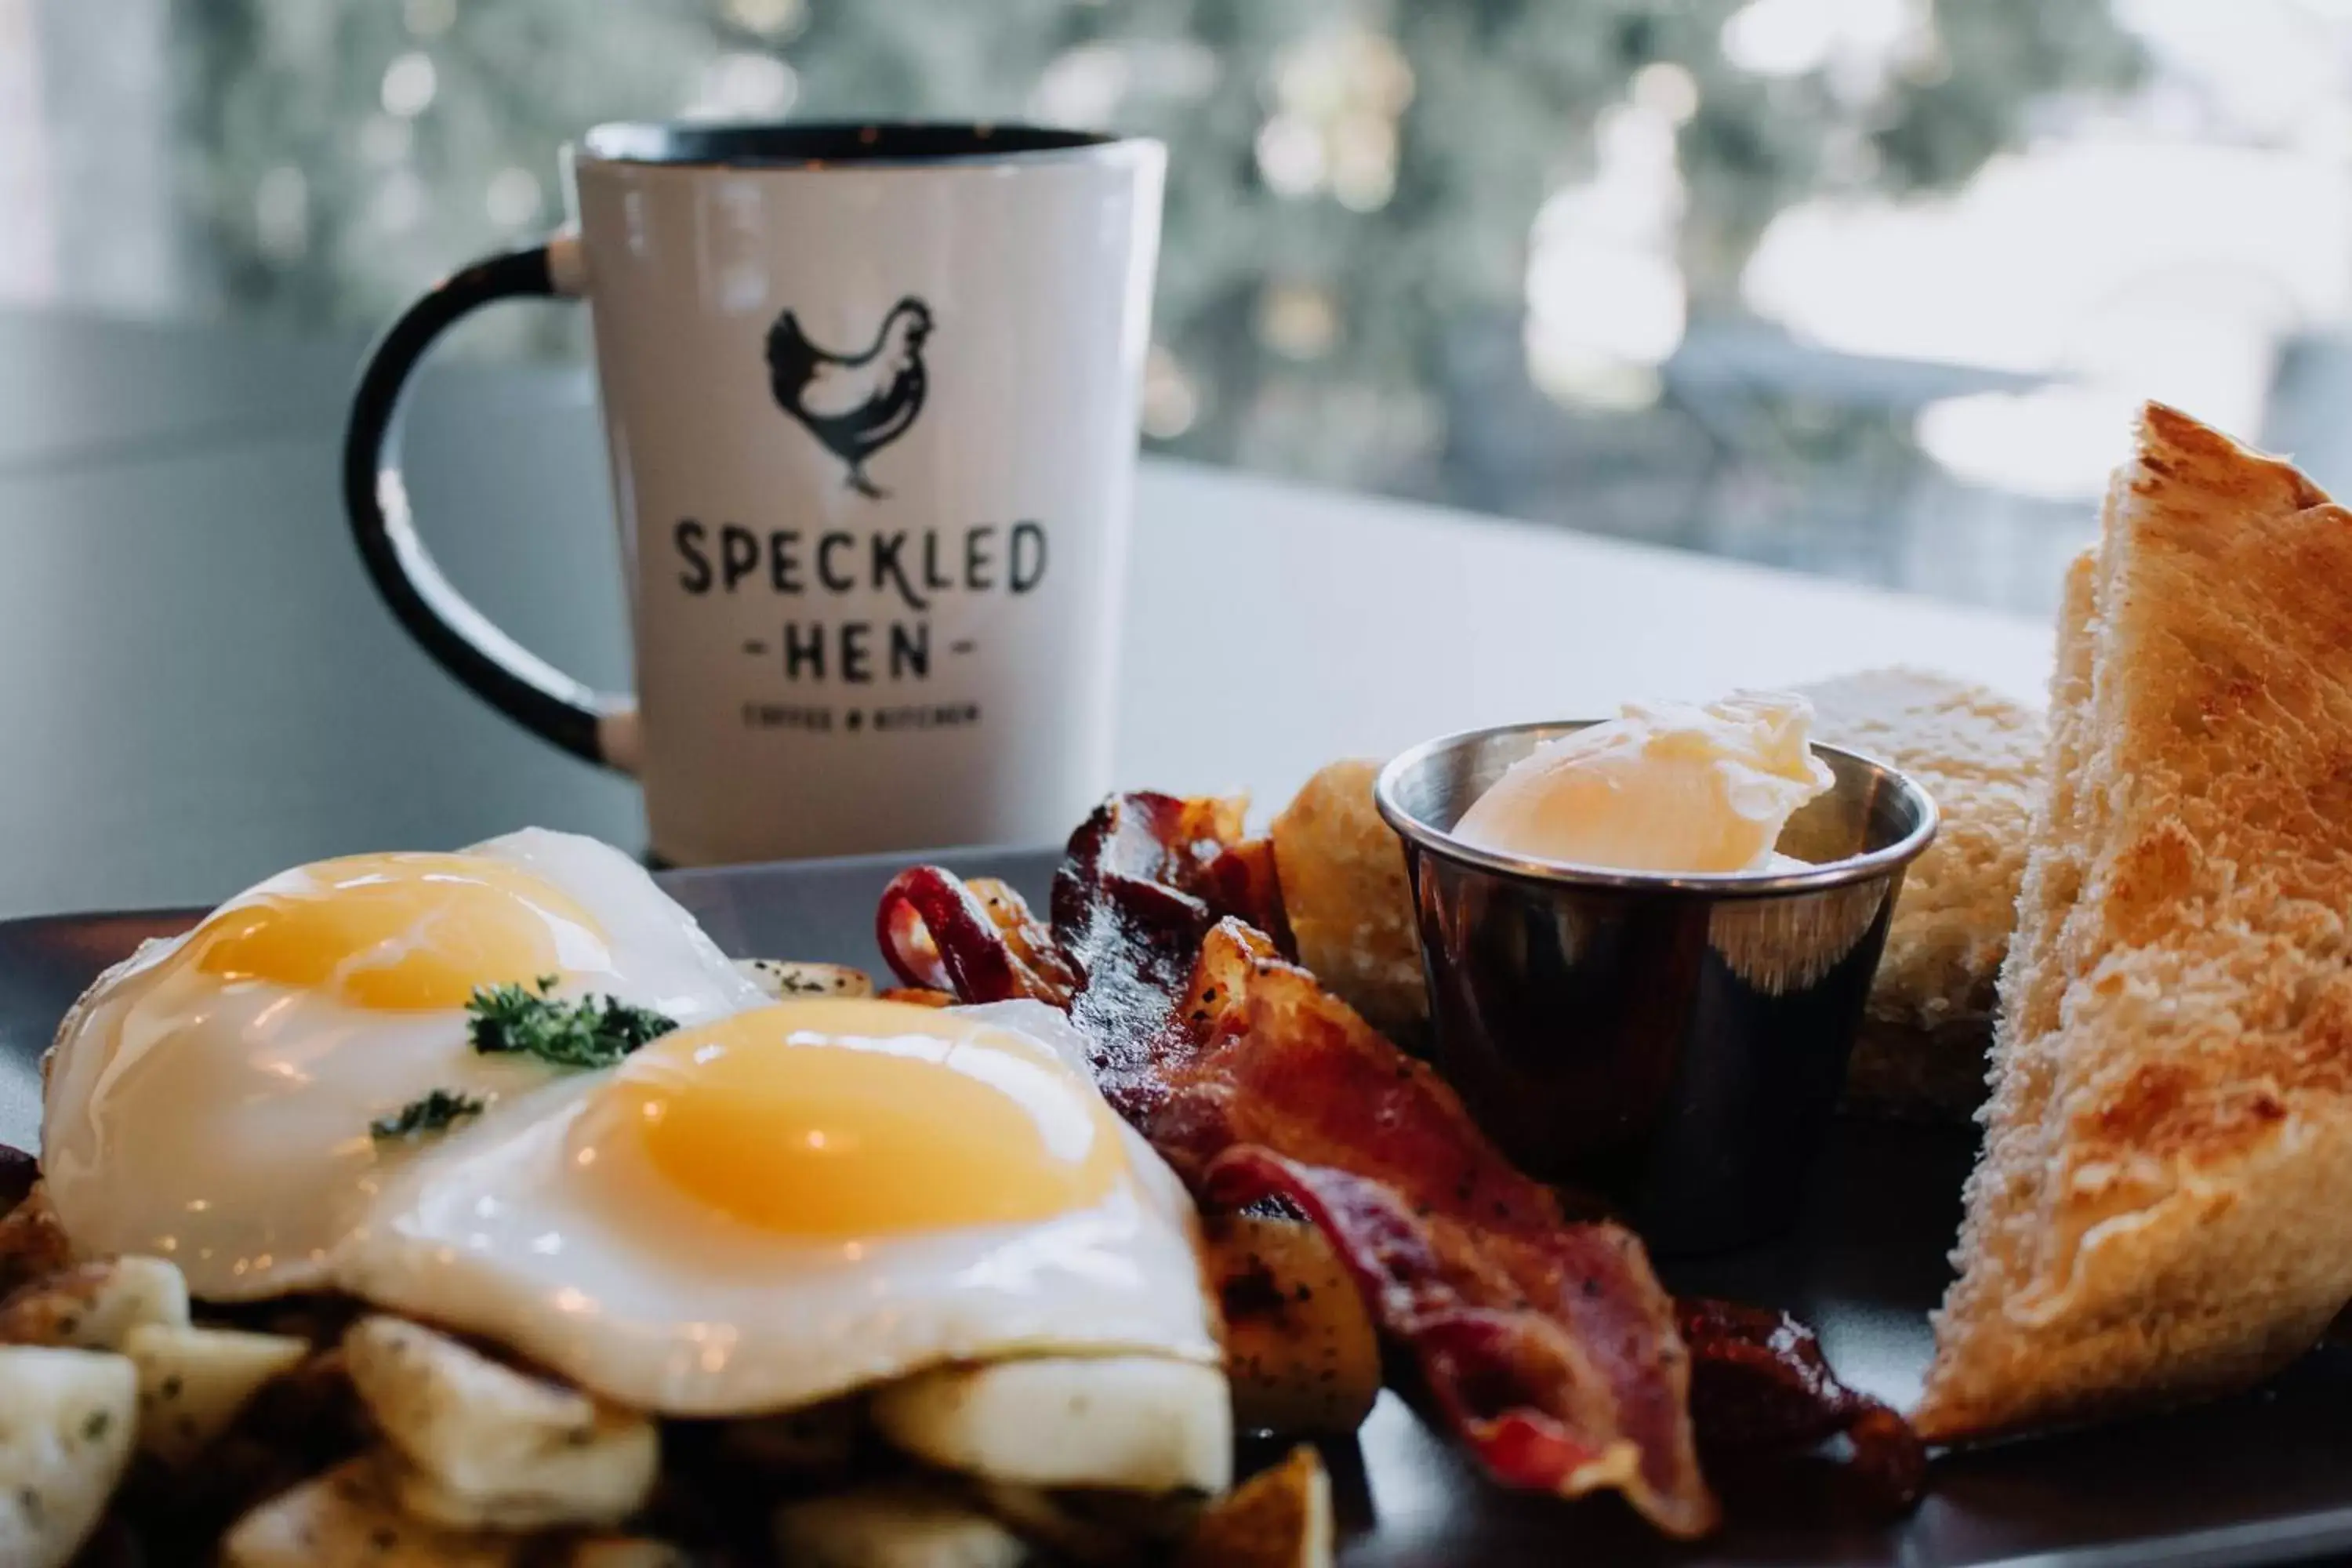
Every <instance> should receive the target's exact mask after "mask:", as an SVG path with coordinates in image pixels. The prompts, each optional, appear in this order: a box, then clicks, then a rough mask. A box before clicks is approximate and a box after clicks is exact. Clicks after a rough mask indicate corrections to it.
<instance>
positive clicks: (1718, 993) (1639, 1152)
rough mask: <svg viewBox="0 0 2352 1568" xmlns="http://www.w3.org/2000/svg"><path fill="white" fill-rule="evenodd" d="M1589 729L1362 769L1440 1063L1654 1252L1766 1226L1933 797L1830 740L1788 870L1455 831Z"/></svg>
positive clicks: (1489, 1112)
mask: <svg viewBox="0 0 2352 1568" xmlns="http://www.w3.org/2000/svg"><path fill="white" fill-rule="evenodd" d="M1591 722H1593V721H1591V720H1585V721H1577V722H1570V723H1546V724H1515V725H1509V726H1506V727H1504V728H1501V729H1495V730H1476V731H1468V732H1465V733H1463V734H1459V735H1448V736H1445V737H1444V738H1442V739H1439V740H1435V741H1431V742H1426V743H1424V744H1423V745H1419V746H1416V747H1414V748H1413V749H1412V751H1409V752H1405V753H1404V754H1403V755H1402V756H1401V757H1399V758H1397V759H1396V760H1395V761H1394V762H1392V763H1389V765H1388V766H1387V767H1386V768H1384V769H1382V770H1381V776H1380V782H1379V784H1378V785H1377V788H1376V795H1377V798H1378V800H1379V803H1380V809H1381V816H1384V817H1386V818H1387V819H1388V822H1389V826H1391V827H1393V828H1395V829H1396V831H1397V833H1398V834H1399V835H1400V836H1401V837H1402V838H1403V840H1404V849H1405V863H1406V866H1407V867H1408V868H1409V869H1410V870H1411V872H1412V888H1413V899H1414V903H1415V906H1416V911H1415V912H1416V917H1417V923H1418V927H1419V931H1420V937H1421V954H1422V970H1423V974H1424V976H1425V977H1426V978H1427V981H1428V984H1429V998H1430V1014H1431V1019H1432V1022H1433V1025H1434V1034H1435V1049H1436V1059H1437V1064H1438V1067H1439V1068H1440V1070H1441V1071H1443V1072H1444V1075H1445V1076H1446V1078H1447V1079H1450V1080H1451V1081H1452V1082H1453V1084H1454V1087H1455V1088H1456V1089H1459V1090H1460V1091H1461V1094H1462V1097H1463V1100H1465V1102H1466V1103H1467V1104H1468V1106H1469V1108H1470V1110H1471V1112H1472V1114H1473V1115H1475V1117H1476V1118H1477V1119H1478V1121H1480V1123H1481V1124H1482V1125H1484V1126H1485V1127H1486V1131H1488V1133H1489V1134H1490V1135H1492V1136H1493V1137H1494V1138H1495V1140H1496V1142H1498V1143H1500V1144H1501V1145H1502V1147H1503V1149H1504V1151H1505V1152H1507V1153H1508V1154H1509V1155H1510V1156H1511V1157H1512V1158H1513V1159H1514V1160H1515V1161H1517V1163H1519V1165H1520V1166H1521V1167H1522V1168H1523V1169H1525V1170H1527V1171H1528V1173H1531V1174H1533V1175H1535V1176H1537V1177H1538V1178H1540V1179H1542V1180H1544V1181H1548V1182H1551V1183H1555V1184H1559V1185H1561V1186H1564V1187H1568V1188H1570V1189H1572V1190H1575V1191H1578V1192H1581V1193H1585V1194H1592V1195H1594V1196H1598V1197H1600V1198H1601V1199H1603V1200H1605V1201H1606V1202H1608V1203H1609V1204H1611V1205H1613V1206H1615V1207H1616V1208H1617V1209H1618V1210H1619V1211H1620V1212H1622V1213H1623V1214H1625V1215H1626V1216H1627V1217H1629V1218H1630V1219H1631V1220H1632V1221H1633V1224H1634V1225H1635V1226H1637V1227H1638V1228H1639V1229H1640V1230H1641V1232H1642V1234H1643V1237H1646V1238H1647V1239H1648V1240H1649V1241H1650V1243H1651V1245H1652V1246H1653V1247H1655V1248H1657V1249H1658V1250H1660V1251H1667V1252H1701V1251H1713V1250H1717V1249H1720V1248H1724V1247H1737V1246H1739V1245H1741V1244H1743V1243H1746V1242H1749V1241H1755V1240H1759V1239H1761V1238H1763V1237H1767V1236H1769V1235H1772V1234H1774V1233H1775V1232H1777V1231H1779V1230H1781V1229H1783V1228H1785V1227H1786V1226H1787V1225H1788V1224H1789V1223H1790V1220H1791V1219H1792V1217H1793V1215H1794V1213H1795V1208H1796V1203H1797V1197H1798V1193H1799V1189H1800V1187H1801V1184H1802V1181H1803V1179H1804V1175H1805V1173H1806V1171H1807V1169H1808V1167H1809V1166H1810V1165H1811V1161H1812V1158H1813V1156H1814V1154H1815V1153H1816V1152H1818V1150H1819V1149H1820V1146H1821V1144H1822V1139H1823V1136H1824V1134H1825V1133H1826V1131H1827V1130H1828V1124H1829V1120H1830V1118H1831V1116H1832V1113H1833V1112H1834V1110H1835V1109H1836V1106H1837V1101H1838V1097H1839V1094H1840V1093H1841V1092H1842V1090H1843V1088H1844V1083H1845V1068H1846V1058H1847V1056H1848V1055H1849V1054H1850V1053H1851V1051H1852V1049H1853V1037H1854V1032H1855V1029H1856V1027H1857V1026H1858V1025H1859V1024H1860V1022H1861V1019H1862V1009H1863V1003H1864V999H1865V998H1866V997H1867V996H1868V994H1869V992H1870V982H1871V976H1872V974H1873V973H1874V972H1875V971H1876V969H1877V967H1878V959H1879V954H1880V952H1882V951H1883V950H1884V949H1885V945H1886V925H1887V918H1888V916H1889V914H1890V912H1891V911H1892V910H1893V909H1894V905H1895V894H1896V893H1897V892H1898V891H1900V890H1901V889H1902V885H1903V869H1904V867H1905V866H1906V865H1907V864H1909V862H1910V861H1911V859H1912V858H1914V857H1915V856H1916V855H1917V854H1918V853H1919V852H1920V851H1921V850H1923V849H1925V848H1926V847H1927V844H1928V841H1929V840H1930V839H1932V838H1934V837H1935V836H1936V803H1935V802H1934V801H1933V800H1931V799H1929V798H1928V795H1927V791H1925V790H1924V789H1922V788H1920V787H1919V785H1918V784H1915V783H1913V782H1912V781H1911V780H1910V779H1908V778H1906V777H1905V776H1904V775H1903V774H1902V773H1897V772H1895V770H1894V769H1892V768H1889V767H1885V766H1884V765H1882V764H1880V763H1874V762H1872V761H1870V760H1868V759H1867V758H1864V757H1860V756H1856V755H1854V754H1853V753H1852V752H1843V751H1840V750H1838V749H1837V748H1835V747H1832V746H1823V745H1816V746H1814V748H1813V751H1814V753H1815V754H1816V755H1818V756H1819V757H1820V758H1821V759H1822V761H1823V762H1825V763H1828V764H1829V766H1830V771H1831V772H1832V773H1834V774H1835V775H1836V780H1837V782H1836V784H1835V785H1834V786H1833V787H1832V789H1831V790H1830V791H1829V792H1828V793H1826V794H1824V795H1822V796H1820V797H1819V798H1818V799H1816V800H1814V801H1813V802H1811V804H1810V805H1807V806H1806V807H1805V808H1804V810H1802V811H1801V812H1799V813H1798V814H1797V816H1795V817H1794V818H1792V819H1791V820H1790V824H1789V828H1788V831H1787V832H1786V833H1784V834H1783V835H1782V836H1781V838H1780V848H1781V850H1782V851H1783V852H1784V853H1787V854H1790V855H1794V856H1797V857H1799V858H1802V859H1806V860H1810V861H1813V862H1815V864H1814V865H1813V866H1811V868H1807V869H1804V870H1801V871H1792V872H1788V873H1785V874H1784V873H1765V872H1747V873H1737V874H1730V875H1707V876H1676V875H1668V874H1664V873H1654V872H1642V871H1616V870H1608V869H1602V868H1592V867H1578V866H1568V865H1560V864H1556V863H1549V862H1545V861H1538V860H1522V859H1517V858H1513V857H1511V856H1508V855H1501V854H1496V853H1495V852H1493V851H1491V850H1487V849H1482V848H1475V847H1472V846H1470V845H1467V844H1464V843H1462V842H1461V841H1460V840H1458V839H1456V838H1454V837H1453V836H1452V835H1453V828H1454V824H1455V823H1456V822H1458V821H1459V820H1460V819H1461V817H1462V815H1463V813H1465V811H1467V810H1468V809H1469V808H1470V804H1471V802H1473V801H1475V800H1476V799H1477V798H1478V796H1479V795H1482V794H1484V793H1485V792H1486V789H1487V787H1488V786H1489V785H1491V784H1493V783H1494V782H1495V780H1496V778H1498V777H1500V776H1501V774H1502V773H1503V770H1504V769H1506V768H1507V767H1509V766H1510V765H1511V764H1512V763H1516V762H1517V761H1518V760H1519V759H1520V758H1522V757H1524V756H1526V755H1527V754H1528V752H1531V751H1533V750H1534V749H1535V748H1536V747H1537V746H1538V745H1540V744H1542V743H1543V742H1546V741H1550V740H1554V739H1557V738H1558V737H1559V736H1561V735H1565V734H1568V733H1570V731H1575V730H1580V729H1582V728H1584V727H1585V725H1586V724H1588V723H1591Z"/></svg>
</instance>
